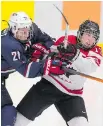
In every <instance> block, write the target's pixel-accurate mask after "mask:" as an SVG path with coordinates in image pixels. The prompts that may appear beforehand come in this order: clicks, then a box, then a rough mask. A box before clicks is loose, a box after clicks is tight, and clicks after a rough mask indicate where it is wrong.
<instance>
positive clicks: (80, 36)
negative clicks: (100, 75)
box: [15, 20, 102, 126]
mask: <svg viewBox="0 0 103 126" xmlns="http://www.w3.org/2000/svg"><path fill="white" fill-rule="evenodd" d="M99 35H100V30H99V26H98V24H97V23H95V22H93V21H90V20H86V21H85V22H83V23H82V24H81V25H80V27H79V30H78V32H77V36H74V35H69V36H68V44H67V47H66V48H65V44H64V39H65V36H62V37H60V38H59V39H58V40H57V41H56V43H55V45H54V47H55V49H56V48H57V52H58V53H57V55H56V56H55V55H54V56H53V57H51V58H50V59H49V58H48V59H47V62H46V63H45V70H44V75H43V77H42V79H41V80H40V81H39V82H38V83H37V84H36V85H34V86H33V87H32V88H31V89H30V90H29V92H28V93H27V94H26V95H25V96H24V98H23V99H22V100H21V102H20V103H19V104H18V106H17V110H18V114H17V120H16V124H15V126H27V125H28V123H29V122H31V120H34V119H35V118H36V117H38V116H39V115H40V114H41V113H42V112H43V111H44V110H45V109H46V108H48V107H49V106H50V105H52V104H54V105H55V107H56V108H57V110H58V112H59V113H60V114H61V115H62V117H63V119H64V120H65V122H66V124H67V125H69V126H88V117H87V113H86V109H85V103H84V100H83V98H82V97H81V96H82V93H83V87H84V82H85V80H86V78H83V77H81V76H79V75H72V74H70V73H65V71H64V70H63V69H62V66H63V65H66V67H68V68H71V69H74V70H76V71H79V72H84V73H86V74H90V73H92V72H95V71H96V69H97V68H98V67H99V66H100V64H101V59H102V54H101V48H100V47H98V46H97V45H96V44H97V42H98V40H99ZM34 57H35V55H34ZM52 58H53V60H54V59H55V60H57V62H55V63H54V65H53V64H51V61H52Z"/></svg>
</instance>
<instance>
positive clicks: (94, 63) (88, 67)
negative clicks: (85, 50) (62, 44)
mask: <svg viewBox="0 0 103 126" xmlns="http://www.w3.org/2000/svg"><path fill="white" fill-rule="evenodd" d="M82 57H83V59H81V57H78V59H77V60H76V61H75V62H74V63H73V65H74V66H76V67H77V68H78V70H79V71H80V72H84V73H85V74H91V73H93V72H96V70H97V68H98V67H100V65H101V60H102V59H103V57H102V54H101V48H97V49H96V51H93V50H91V51H90V52H89V54H88V56H82Z"/></svg>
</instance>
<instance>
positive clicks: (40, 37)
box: [33, 23, 54, 49]
mask: <svg viewBox="0 0 103 126" xmlns="http://www.w3.org/2000/svg"><path fill="white" fill-rule="evenodd" d="M33 27H34V36H35V38H36V41H37V42H42V44H43V45H44V46H45V47H46V48H47V49H49V48H50V47H51V46H52V45H53V44H54V41H53V38H52V37H50V36H49V35H48V34H46V33H45V32H43V31H42V30H41V29H40V28H38V26H37V25H36V24H35V23H33Z"/></svg>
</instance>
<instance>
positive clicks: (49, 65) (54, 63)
mask: <svg viewBox="0 0 103 126" xmlns="http://www.w3.org/2000/svg"><path fill="white" fill-rule="evenodd" d="M64 65H65V66H66V65H67V64H66V63H65V62H62V61H60V60H52V59H47V60H46V62H45V65H44V75H49V74H54V75H62V74H64V70H62V66H64Z"/></svg>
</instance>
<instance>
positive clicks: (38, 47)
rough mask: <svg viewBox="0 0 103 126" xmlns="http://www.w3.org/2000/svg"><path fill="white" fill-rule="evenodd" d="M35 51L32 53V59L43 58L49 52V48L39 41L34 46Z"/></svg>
mask: <svg viewBox="0 0 103 126" xmlns="http://www.w3.org/2000/svg"><path fill="white" fill-rule="evenodd" d="M32 49H33V52H32V55H31V60H32V61H38V60H42V59H43V58H44V56H45V55H46V54H49V50H47V49H46V48H45V47H44V46H43V45H42V44H40V43H37V44H34V45H33V46H32Z"/></svg>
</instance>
